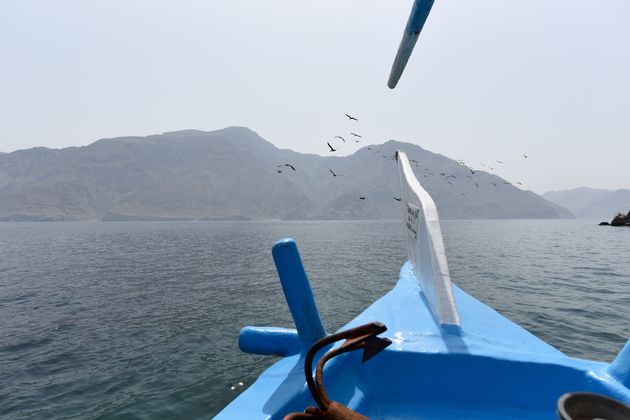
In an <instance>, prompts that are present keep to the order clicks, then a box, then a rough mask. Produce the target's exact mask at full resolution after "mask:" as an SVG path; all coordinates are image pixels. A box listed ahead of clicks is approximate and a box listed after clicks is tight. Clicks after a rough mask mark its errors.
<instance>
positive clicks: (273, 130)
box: [0, 0, 630, 192]
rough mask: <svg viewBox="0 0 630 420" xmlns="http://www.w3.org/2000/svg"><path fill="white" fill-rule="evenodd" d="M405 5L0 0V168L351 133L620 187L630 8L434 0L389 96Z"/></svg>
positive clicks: (542, 182)
mask: <svg viewBox="0 0 630 420" xmlns="http://www.w3.org/2000/svg"><path fill="white" fill-rule="evenodd" d="M411 4H412V2H411V1H410V0H406V1H387V0H381V1H373V0H353V1H344V0H334V1H332V0H330V1H327V0H319V1H308V2H307V1H297V0H282V1H280V0H278V1H263V0H247V1H246V0H225V1H218V0H217V1H212V0H205V1H193V0H177V1H176V0H172V1H168V2H167V1H156V0H145V1H134V0H120V1H112V0H108V1H96V0H93V1H86V0H76V1H66V0H56V1H50V0H41V1H33V0H1V1H0V151H3V152H9V151H13V150H16V149H23V148H28V147H33V146H47V147H54V148H59V147H66V146H75V145H85V144H89V143H91V142H93V141H95V140H97V139H99V138H103V137H116V136H123V135H148V134H155V133H161V132H164V131H172V130H180V129H187V128H197V129H202V130H214V129H219V128H223V127H226V126H230V125H240V126H247V127H249V128H251V129H253V130H255V131H257V132H258V133H259V134H260V135H261V136H263V137H264V138H266V139H267V140H269V141H271V142H272V143H274V144H275V145H276V146H278V147H282V148H291V149H294V150H297V151H300V152H311V153H319V154H328V152H327V146H326V141H327V140H329V139H330V138H332V137H333V136H334V135H337V134H339V135H342V136H343V135H344V133H345V134H346V135H347V134H348V132H349V131H355V132H358V133H360V134H362V135H363V136H364V140H366V142H373V143H380V142H383V141H385V140H387V139H392V138H394V139H398V140H402V141H408V142H412V143H416V144H419V145H420V146H422V147H424V148H426V149H428V150H431V151H434V152H438V153H442V154H444V155H446V156H449V157H451V158H453V159H464V160H466V161H467V162H469V163H470V164H471V165H472V166H475V167H479V168H481V165H480V163H481V162H484V163H486V164H491V163H492V162H494V161H496V160H501V161H505V164H503V165H499V164H496V165H494V166H496V167H500V171H498V173H499V175H502V176H504V177H505V178H507V179H509V180H512V181H523V182H524V183H525V187H526V188H530V189H532V190H534V191H536V192H544V191H547V190H553V189H565V188H572V187H576V186H582V185H586V186H592V187H603V188H630V165H629V164H628V161H629V159H630V24H628V22H630V1H628V0H599V1H592V0H589V1H586V0H436V3H435V6H434V8H433V11H432V13H431V15H430V16H429V19H428V21H427V24H426V26H425V28H424V31H423V33H422V35H421V37H420V40H419V42H418V45H417V46H416V50H415V52H414V55H413V56H412V58H411V60H410V61H409V65H408V66H407V70H406V71H405V74H404V75H403V77H402V79H401V82H400V83H399V85H398V87H397V88H396V89H395V90H393V91H392V90H389V89H388V88H387V86H386V82H387V76H388V73H389V70H390V67H391V63H392V60H393V58H394V55H395V53H396V49H397V47H398V43H399V40H400V38H401V35H402V30H403V27H404V23H405V21H406V19H407V16H408V14H409V11H410V8H411ZM346 112H348V113H351V114H354V115H356V116H357V117H358V118H359V119H360V121H359V122H354V123H350V122H349V121H347V120H346V118H345V117H344V113H346ZM357 146H358V145H347V146H346V147H345V148H343V149H341V150H340V152H341V153H342V154H349V153H351V152H353V151H354V150H356V148H357ZM523 153H525V154H527V155H528V156H529V158H528V159H524V158H523V157H522V154H523Z"/></svg>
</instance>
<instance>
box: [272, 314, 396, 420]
mask: <svg viewBox="0 0 630 420" xmlns="http://www.w3.org/2000/svg"><path fill="white" fill-rule="evenodd" d="M385 331H387V327H386V326H385V325H383V324H381V323H380V322H372V323H369V324H365V325H361V326H359V327H356V328H351V329H349V330H346V331H341V332H338V333H336V334H332V335H329V336H328V337H324V338H322V339H321V340H319V341H317V342H316V343H315V344H313V346H312V347H311V348H310V350H309V351H308V353H307V354H306V358H305V359H304V376H305V377H306V383H307V385H308V389H309V390H310V392H311V395H312V396H313V399H314V400H315V402H316V403H317V405H318V406H319V408H318V407H308V408H307V409H306V410H304V412H303V413H290V414H288V415H286V416H285V417H284V420H297V419H322V420H323V419H329V420H336V419H338V420H342V419H343V420H360V419H367V417H365V416H363V415H361V414H359V413H357V412H355V411H352V410H351V409H349V408H348V407H346V406H344V405H342V404H339V403H337V402H335V401H330V398H329V397H328V394H327V393H326V390H325V388H324V377H323V373H324V365H325V364H326V362H328V361H329V360H330V359H332V358H334V357H336V356H339V355H340V354H343V353H347V352H350V351H353V350H360V349H363V356H362V358H361V362H362V363H365V362H367V361H368V360H369V359H371V358H372V357H374V356H375V355H377V354H378V353H380V352H381V351H382V350H384V349H385V348H386V347H387V346H389V345H390V344H391V343H392V342H391V340H389V339H388V338H381V337H377V335H378V334H381V333H383V332H385ZM344 339H345V340H346V341H345V342H344V343H343V344H342V345H341V346H340V347H338V348H336V349H334V350H331V351H329V352H328V353H326V354H325V355H324V356H322V358H321V359H320V360H319V362H318V363H317V369H316V370H315V379H313V374H312V372H313V359H314V358H315V355H316V354H317V352H318V351H319V350H321V349H322V348H324V347H326V346H328V345H330V344H332V343H334V342H337V341H339V340H344Z"/></svg>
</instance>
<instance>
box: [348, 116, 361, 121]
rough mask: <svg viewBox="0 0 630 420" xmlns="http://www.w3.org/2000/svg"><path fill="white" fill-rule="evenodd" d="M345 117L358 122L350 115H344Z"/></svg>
mask: <svg viewBox="0 0 630 420" xmlns="http://www.w3.org/2000/svg"><path fill="white" fill-rule="evenodd" d="M346 117H348V119H349V120H355V121H359V120H358V119H356V118H354V117H353V116H352V115H348V114H346Z"/></svg>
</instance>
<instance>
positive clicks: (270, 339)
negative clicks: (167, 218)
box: [216, 152, 630, 419]
mask: <svg viewBox="0 0 630 420" xmlns="http://www.w3.org/2000/svg"><path fill="white" fill-rule="evenodd" d="M397 159H398V168H399V174H400V180H401V198H402V200H401V204H402V209H403V230H404V236H405V240H406V241H407V246H408V251H409V262H407V263H405V264H404V265H403V267H402V269H401V270H400V278H399V280H398V282H397V284H396V286H395V287H394V288H393V289H392V290H391V291H390V292H389V293H387V294H386V295H385V296H383V297H382V298H380V299H378V300H377V301H376V302H374V303H373V304H372V305H371V306H370V307H368V308H367V309H366V310H365V311H364V312H363V313H361V314H359V315H358V316H357V317H356V318H355V319H354V320H353V321H352V322H350V323H349V324H348V325H346V326H345V327H343V328H342V329H341V330H347V329H351V328H353V327H357V326H360V325H363V324H366V323H370V322H375V321H376V322H380V323H382V324H384V325H385V326H386V327H387V331H385V332H384V333H383V334H382V335H381V336H382V337H386V338H388V339H389V340H391V345H389V346H388V347H387V348H386V349H384V350H383V351H381V352H380V353H379V354H377V355H376V356H374V357H373V358H371V359H370V360H369V361H367V362H366V363H362V360H361V354H360V353H359V352H349V353H345V354H342V355H339V356H338V357H335V358H333V359H332V360H330V361H329V362H328V363H327V364H326V365H325V367H324V368H323V369H322V372H323V382H324V385H325V387H326V392H327V394H328V396H329V397H330V399H331V400H334V401H336V402H338V403H340V404H343V405H344V406H346V407H348V408H350V409H352V410H354V411H356V412H358V413H360V414H362V415H364V416H368V417H369V418H373V419H406V418H410V419H411V418H418V419H448V418H457V419H477V418H479V419H551V418H554V417H555V416H556V412H557V411H556V410H557V404H558V400H559V399H560V398H561V396H563V395H564V394H566V393H573V392H582V393H583V392H586V393H595V394H599V395H603V396H606V397H609V398H611V399H614V400H617V401H621V402H622V403H626V404H627V403H630V389H629V388H630V341H629V342H628V343H627V344H626V345H625V347H624V348H623V349H622V350H621V352H620V353H619V355H618V356H617V357H616V359H615V360H614V361H613V362H612V363H603V362H597V361H590V360H582V359H576V358H572V357H568V356H567V355H565V354H563V353H562V352H561V351H559V350H557V349H556V348H554V347H552V346H551V345H549V344H547V343H545V342H544V341H542V340H540V339H539V338H537V337H536V336H534V335H532V334H531V333H529V332H528V331H526V330H525V329H523V328H521V327H520V326H518V325H516V324H514V323H513V322H511V321H510V320H508V319H506V318H504V317H503V316H501V315H500V314H498V313H497V312H495V311H494V310H493V309H492V308H490V307H488V306H487V305H485V304H483V303H481V302H479V301H478V300H476V299H475V298H473V297H472V296H470V295H468V294H467V293H465V292H464V291H462V290H461V289H459V288H458V287H457V286H455V285H453V284H451V279H450V276H449V270H448V264H447V260H446V254H445V252H444V244H443V240H442V234H441V228H440V223H439V218H438V213H437V209H436V207H435V204H434V202H433V200H432V199H431V197H430V196H429V194H428V193H427V192H426V191H425V190H424V189H423V188H422V186H421V185H420V183H419V182H418V180H417V179H416V178H415V176H414V174H413V171H412V169H411V165H410V164H409V161H408V159H407V157H406V155H405V154H404V153H403V152H398V154H397ZM272 254H273V258H274V260H275V263H276V267H277V269H278V273H279V277H280V281H281V283H282V288H283V291H284V294H285V297H286V299H287V303H288V305H289V308H290V310H291V314H292V316H293V318H294V321H295V326H296V329H285V328H271V327H245V328H243V330H242V331H241V334H240V337H239V346H240V348H241V350H243V351H245V352H248V353H255V354H267V355H271V354H273V355H280V356H283V358H282V359H281V360H279V361H278V362H277V363H275V364H274V365H273V366H271V367H270V368H268V369H267V370H266V371H265V372H264V373H262V374H261V375H260V377H259V378H258V380H257V381H256V382H255V383H254V384H253V385H251V386H250V387H249V389H247V390H246V391H244V392H243V393H242V394H241V395H240V396H239V397H238V398H236V399H235V400H234V401H233V402H232V403H231V404H229V405H228V406H227V407H225V409H224V410H223V411H222V412H220V413H219V414H218V416H217V417H216V418H218V419H259V418H260V419H262V418H270V419H281V418H283V417H284V416H285V415H287V414H288V413H291V412H302V411H303V410H304V409H305V408H306V407H307V406H314V405H315V401H314V399H313V397H312V394H311V392H310V390H309V387H308V386H307V383H306V380H305V370H306V372H307V374H312V371H311V369H310V368H308V367H307V368H306V369H305V357H306V355H307V353H308V350H309V349H310V348H311V347H312V346H313V344H314V343H316V342H317V341H318V340H321V339H322V338H323V337H325V336H326V335H327V333H326V331H325V329H324V327H323V324H322V321H321V319H320V317H319V313H318V310H317V306H316V303H315V300H314V298H313V294H312V292H311V288H310V286H309V283H308V279H307V277H306V274H305V272H304V269H303V267H302V263H301V260H300V256H299V254H298V250H297V247H296V244H295V242H294V241H293V240H291V239H283V240H281V241H279V242H277V243H276V244H275V245H274V247H273V251H272ZM357 281H359V279H357ZM335 346H336V347H332V348H339V346H340V344H339V343H337V344H335ZM330 349H331V347H328V348H326V349H324V350H323V351H321V352H319V353H318V354H317V356H316V359H317V357H321V355H322V354H323V353H324V352H325V351H326V350H329V351H330ZM584 395H587V396H588V395H589V394H584ZM608 401H612V400H608ZM622 407H623V406H622ZM621 415H623V413H622V414H621ZM600 417H602V418H606V417H605V416H600ZM567 418H571V417H567ZM584 418H595V416H592V417H584ZM608 418H627V417H614V416H610V417H608Z"/></svg>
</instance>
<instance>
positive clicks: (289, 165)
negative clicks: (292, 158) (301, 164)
mask: <svg viewBox="0 0 630 420" xmlns="http://www.w3.org/2000/svg"><path fill="white" fill-rule="evenodd" d="M284 166H288V167H289V168H291V169H293V170H294V171H295V167H294V166H293V165H291V164H289V163H285V164H284Z"/></svg>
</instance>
